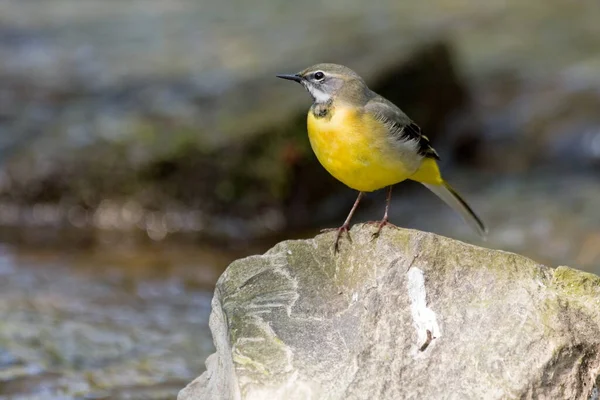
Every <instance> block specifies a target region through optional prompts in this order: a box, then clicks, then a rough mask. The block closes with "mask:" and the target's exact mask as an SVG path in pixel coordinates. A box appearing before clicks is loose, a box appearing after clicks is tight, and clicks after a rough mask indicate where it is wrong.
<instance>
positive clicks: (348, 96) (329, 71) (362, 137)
mask: <svg viewBox="0 0 600 400" xmlns="http://www.w3.org/2000/svg"><path fill="white" fill-rule="evenodd" d="M277 77H278V78H282V79H287V80H291V81H295V82H298V83H300V84H301V85H302V86H303V87H304V88H305V89H306V90H307V91H308V92H309V93H310V95H311V96H312V99H313V103H312V105H311V106H310V109H309V111H308V115H307V130H308V138H309V142H310V145H311V147H312V149H313V151H314V153H315V155H316V156H317V159H318V160H319V162H320V163H321V165H322V166H323V167H324V168H325V169H326V170H327V171H328V172H329V173H330V174H331V175H333V177H334V178H336V179H337V180H339V181H341V182H342V183H344V184H345V185H346V186H348V187H350V188H351V189H354V190H356V191H358V197H357V198H356V201H355V202H354V205H353V206H352V209H351V210H350V213H349V214H348V217H347V218H346V220H345V221H344V223H343V225H342V226H340V227H339V228H335V229H333V230H336V231H337V236H336V238H335V244H334V251H335V252H336V253H337V252H338V251H339V248H340V238H341V237H342V236H343V234H344V233H346V234H347V235H348V237H350V236H349V235H350V233H349V229H350V221H351V219H352V216H353V215H354V213H355V211H356V209H357V208H358V205H359V203H360V201H361V199H362V198H363V196H364V195H365V193H367V192H373V191H376V190H379V189H383V188H387V196H386V205H385V213H384V215H383V218H382V219H381V220H380V221H378V222H376V223H377V231H376V232H375V233H374V234H373V236H374V237H377V236H379V234H380V232H381V230H382V229H383V227H384V226H386V225H392V224H391V223H390V222H389V221H388V212H389V208H390V202H391V199H392V187H393V185H395V184H397V183H400V182H402V181H405V180H407V179H409V180H412V181H416V182H420V183H422V184H423V185H424V186H425V187H427V188H428V189H429V190H431V191H432V192H433V193H434V194H436V195H437V196H438V197H439V198H441V199H442V200H443V201H444V202H445V203H446V204H448V205H449V206H450V207H452V208H453V209H454V210H455V211H457V212H458V213H459V214H460V215H461V216H462V218H463V219H464V220H465V222H466V223H467V224H468V225H470V226H471V227H472V228H474V230H475V231H476V232H477V233H478V234H479V235H480V236H481V237H483V238H485V237H486V234H487V228H486V226H485V225H484V223H483V222H482V220H481V219H480V218H479V217H478V216H477V214H476V213H475V212H474V211H473V209H472V208H471V207H470V206H469V205H468V204H467V202H466V201H465V200H464V199H463V198H462V197H461V196H460V195H459V194H458V192H457V191H456V190H454V189H453V188H452V186H450V184H448V182H446V181H445V180H444V179H443V178H442V175H441V173H440V169H439V166H438V161H439V160H440V157H439V155H438V153H437V152H436V151H435V149H434V148H433V147H432V146H431V143H430V141H429V139H428V138H427V136H425V135H424V134H423V133H422V132H421V128H419V126H418V125H417V124H416V123H415V122H413V121H412V120H411V119H410V118H409V117H408V116H407V115H406V114H405V113H404V112H403V111H402V110H400V108H398V107H397V106H396V105H394V104H393V103H392V102H390V101H389V100H387V99H385V98H384V97H382V96H380V95H379V94H377V93H375V92H374V91H372V90H370V89H369V87H368V86H367V84H366V83H365V81H364V79H363V78H361V77H360V76H359V75H358V74H357V73H356V72H354V71H353V70H351V69H350V68H348V67H345V66H343V65H339V64H330V63H322V64H316V65H313V66H311V67H308V68H306V69H304V70H303V71H301V72H298V73H296V74H281V75H277Z"/></svg>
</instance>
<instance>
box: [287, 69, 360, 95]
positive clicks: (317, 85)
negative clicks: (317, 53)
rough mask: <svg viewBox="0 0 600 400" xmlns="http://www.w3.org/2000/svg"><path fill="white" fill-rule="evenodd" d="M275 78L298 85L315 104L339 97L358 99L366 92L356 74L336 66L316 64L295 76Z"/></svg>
mask: <svg viewBox="0 0 600 400" xmlns="http://www.w3.org/2000/svg"><path fill="white" fill-rule="evenodd" d="M277 77H278V78H282V79H288V80H291V81H296V82H298V83H300V84H301V85H302V86H304V87H305V88H306V90H308V92H309V93H310V95H311V96H312V98H313V100H314V101H315V103H327V102H328V101H330V100H331V99H332V98H339V97H344V98H346V97H347V98H354V97H357V96H359V97H360V96H364V95H366V93H367V92H368V88H367V85H366V84H365V82H364V81H363V79H362V78H361V77H360V76H359V75H358V74H357V73H356V72H354V71H352V70H351V69H350V68H348V67H344V66H343V65H338V64H317V65H313V66H312V67H308V68H306V69H305V70H303V71H301V72H298V73H297V74H289V75H277Z"/></svg>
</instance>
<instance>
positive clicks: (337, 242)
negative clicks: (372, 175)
mask: <svg viewBox="0 0 600 400" xmlns="http://www.w3.org/2000/svg"><path fill="white" fill-rule="evenodd" d="M363 195H364V193H363V192H358V197H357V198H356V201H355V202H354V205H353V206H352V209H351V210H350V213H349V214H348V217H346V220H345V221H344V224H343V225H342V226H340V227H339V228H333V229H323V230H321V232H330V231H334V230H337V236H336V237H335V246H334V250H335V252H336V253H337V252H338V251H339V250H340V238H341V237H342V234H343V233H344V232H346V233H347V234H348V239H350V241H352V239H351V238H350V234H349V233H348V230H349V229H350V220H351V219H352V216H353V215H354V212H355V211H356V209H357V208H358V204H359V203H360V199H362V197H363Z"/></svg>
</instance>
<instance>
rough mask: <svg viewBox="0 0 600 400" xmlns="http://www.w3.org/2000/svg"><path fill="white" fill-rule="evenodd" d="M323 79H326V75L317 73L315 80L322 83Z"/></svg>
mask: <svg viewBox="0 0 600 400" xmlns="http://www.w3.org/2000/svg"><path fill="white" fill-rule="evenodd" d="M323 78H325V74H324V73H323V72H321V71H317V72H315V79H316V80H318V81H320V80H323Z"/></svg>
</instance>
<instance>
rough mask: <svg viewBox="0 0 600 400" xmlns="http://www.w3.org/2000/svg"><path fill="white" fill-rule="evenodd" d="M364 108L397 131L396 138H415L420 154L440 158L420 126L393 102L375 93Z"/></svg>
mask: <svg viewBox="0 0 600 400" xmlns="http://www.w3.org/2000/svg"><path fill="white" fill-rule="evenodd" d="M365 109H366V111H367V112H371V113H373V114H374V115H375V116H376V117H377V118H379V119H381V120H382V121H384V122H385V123H386V124H387V125H389V127H390V130H391V131H393V132H396V133H399V134H398V135H396V136H397V139H398V140H415V141H416V142H417V143H418V149H417V151H418V153H419V154H420V155H422V156H423V157H429V158H433V159H436V160H439V159H440V156H439V155H438V153H437V152H436V151H435V149H434V148H433V147H431V143H430V142H429V138H428V137H427V136H425V135H423V133H421V128H419V126H418V125H417V124H415V123H414V122H413V121H412V120H411V119H410V118H409V117H408V116H407V115H406V114H404V112H402V110H400V109H399V108H398V107H396V105H394V103H392V102H390V101H388V100H387V99H385V98H383V97H381V96H379V95H375V97H373V98H372V99H371V100H370V101H369V102H368V103H367V104H366V106H365Z"/></svg>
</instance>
